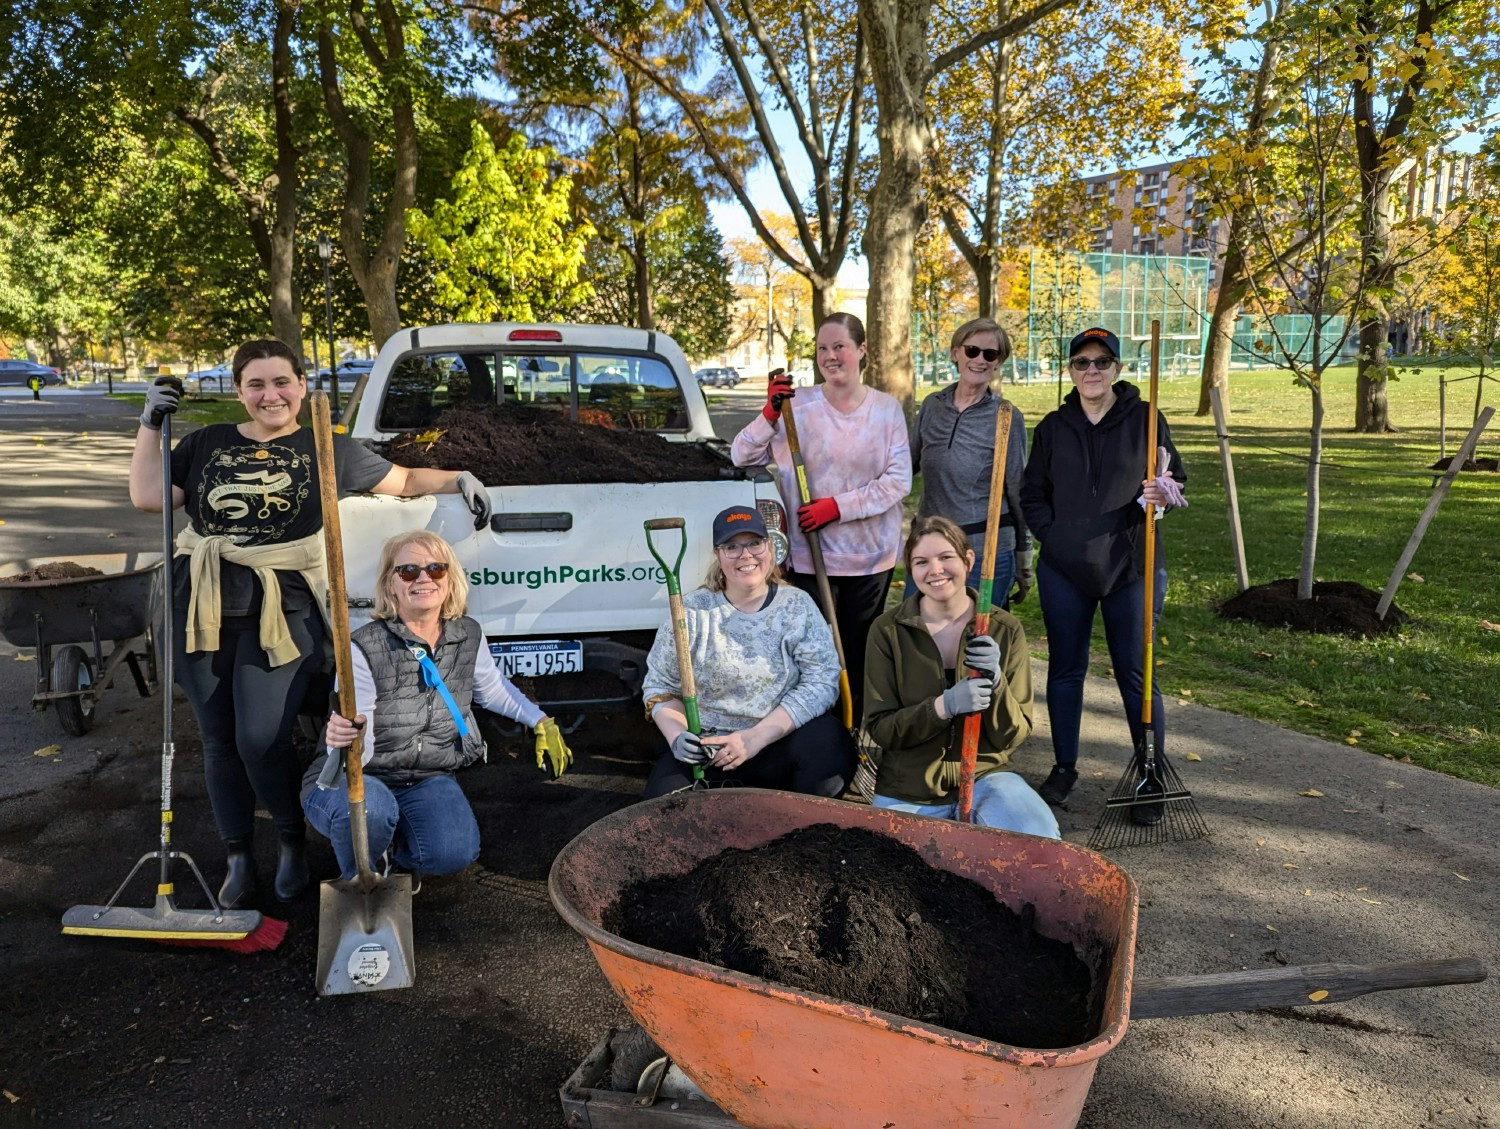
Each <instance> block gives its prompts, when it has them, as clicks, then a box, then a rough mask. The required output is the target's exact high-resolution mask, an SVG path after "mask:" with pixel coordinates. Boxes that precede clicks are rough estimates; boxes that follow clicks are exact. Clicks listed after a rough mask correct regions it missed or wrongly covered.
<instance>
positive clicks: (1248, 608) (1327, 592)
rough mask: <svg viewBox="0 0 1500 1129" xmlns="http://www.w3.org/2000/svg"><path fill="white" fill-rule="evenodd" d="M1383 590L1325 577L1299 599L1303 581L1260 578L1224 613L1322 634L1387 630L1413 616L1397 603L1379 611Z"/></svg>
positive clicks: (1225, 605)
mask: <svg viewBox="0 0 1500 1129" xmlns="http://www.w3.org/2000/svg"><path fill="white" fill-rule="evenodd" d="M1379 603H1380V593H1379V592H1377V591H1375V590H1374V589H1373V588H1366V587H1365V586H1364V585H1363V584H1353V583H1350V582H1348V581H1343V580H1320V581H1318V582H1317V583H1316V584H1314V585H1313V594H1312V599H1310V600H1299V599H1297V581H1296V580H1295V579H1291V580H1286V579H1284V580H1273V581H1271V582H1270V583H1269V584H1256V585H1252V586H1251V587H1249V588H1246V589H1245V590H1244V591H1243V592H1241V593H1239V595H1237V596H1231V597H1230V598H1229V599H1227V600H1225V601H1224V602H1223V603H1222V604H1220V605H1219V615H1220V616H1222V617H1223V618H1224V619H1247V620H1249V621H1250V622H1251V623H1259V624H1261V625H1263V626H1265V627H1290V628H1291V629H1292V630H1293V631H1311V632H1314V633H1316V634H1320V635H1364V636H1370V635H1386V634H1389V633H1390V632H1392V631H1396V630H1398V629H1400V627H1401V626H1402V625H1403V624H1405V623H1406V622H1407V621H1408V620H1409V619H1410V618H1411V617H1410V616H1408V615H1407V614H1406V613H1405V612H1403V611H1402V610H1401V609H1400V608H1399V607H1397V606H1396V605H1395V604H1392V605H1391V606H1390V608H1389V609H1388V610H1387V611H1386V613H1385V618H1384V619H1381V618H1380V617H1379V616H1378V615H1376V614H1375V608H1376V606H1377V605H1378V604H1379Z"/></svg>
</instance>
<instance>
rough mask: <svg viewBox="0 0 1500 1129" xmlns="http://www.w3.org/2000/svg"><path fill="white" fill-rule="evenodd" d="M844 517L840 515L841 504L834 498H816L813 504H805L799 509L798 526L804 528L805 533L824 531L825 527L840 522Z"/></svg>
mask: <svg viewBox="0 0 1500 1129" xmlns="http://www.w3.org/2000/svg"><path fill="white" fill-rule="evenodd" d="M842 516H843V515H842V514H840V513H839V504H838V503H837V502H835V501H834V500H833V499H832V498H814V499H813V500H812V501H811V502H804V503H803V504H802V505H800V506H798V507H797V524H798V525H799V526H801V527H802V532H803V533H811V532H813V530H815V529H822V528H823V527H824V526H825V525H831V524H832V523H833V522H836V521H838V519H839V518H840V517H842Z"/></svg>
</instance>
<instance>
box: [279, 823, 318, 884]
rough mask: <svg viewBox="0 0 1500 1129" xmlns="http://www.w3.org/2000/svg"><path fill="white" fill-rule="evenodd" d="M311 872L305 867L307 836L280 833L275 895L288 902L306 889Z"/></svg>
mask: <svg viewBox="0 0 1500 1129" xmlns="http://www.w3.org/2000/svg"><path fill="white" fill-rule="evenodd" d="M311 879H312V874H311V873H310V872H309V871H308V869H307V838H306V837H305V836H303V835H289V834H287V833H286V832H285V831H283V832H282V833H281V852H280V854H279V855H278V856H277V859H276V883H275V888H276V897H277V898H278V899H279V900H280V901H283V902H289V901H291V900H292V899H293V898H295V897H297V896H298V895H299V894H301V893H302V891H304V890H306V889H307V884H308V882H309V881H311Z"/></svg>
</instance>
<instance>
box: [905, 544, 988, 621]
mask: <svg viewBox="0 0 1500 1129" xmlns="http://www.w3.org/2000/svg"><path fill="white" fill-rule="evenodd" d="M983 569H984V562H983V561H981V560H980V559H979V554H978V553H975V554H974V567H973V568H971V569H970V570H969V587H970V588H972V589H974V591H976V592H978V591H979V574H980V572H981V571H983ZM1015 586H1016V553H1015V550H1014V549H1006V550H1005V551H1004V552H1003V553H999V552H997V553H996V554H995V587H994V588H992V589H991V590H990V591H991V595H992V599H993V600H994V604H995V607H997V608H1006V609H1007V610H1008V609H1009V608H1010V593H1011V589H1012V588H1014V587H1015ZM916 594H917V586H916V583H915V582H914V581H913V580H912V578H911V574H910V573H907V575H906V591H905V592H903V593H902V594H901V598H902V599H903V600H910V599H911V598H912V597H913V596H915V595H916Z"/></svg>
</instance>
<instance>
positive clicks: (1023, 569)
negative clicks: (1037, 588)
mask: <svg viewBox="0 0 1500 1129" xmlns="http://www.w3.org/2000/svg"><path fill="white" fill-rule="evenodd" d="M1035 583H1036V569H1035V566H1034V565H1033V564H1032V557H1031V550H1030V549H1017V550H1016V594H1015V595H1014V596H1012V597H1011V602H1012V603H1015V604H1019V603H1020V602H1021V601H1022V600H1024V599H1026V597H1027V595H1028V594H1029V593H1030V592H1031V586H1032V585H1033V584H1035Z"/></svg>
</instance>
